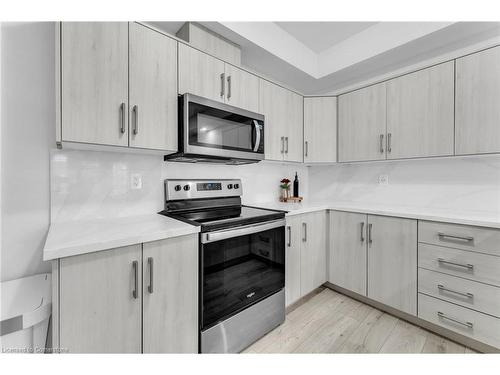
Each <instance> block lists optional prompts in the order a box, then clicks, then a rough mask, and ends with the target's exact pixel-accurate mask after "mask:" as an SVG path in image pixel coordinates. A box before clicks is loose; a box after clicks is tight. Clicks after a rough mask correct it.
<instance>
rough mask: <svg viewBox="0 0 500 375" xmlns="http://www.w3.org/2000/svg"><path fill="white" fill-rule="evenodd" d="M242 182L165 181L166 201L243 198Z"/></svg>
mask: <svg viewBox="0 0 500 375" xmlns="http://www.w3.org/2000/svg"><path fill="white" fill-rule="evenodd" d="M242 193H243V189H242V187H241V180H229V179H228V180H224V179H221V180H180V179H179V180H165V199H166V201H174V200H183V199H200V198H220V197H237V196H241V195H242Z"/></svg>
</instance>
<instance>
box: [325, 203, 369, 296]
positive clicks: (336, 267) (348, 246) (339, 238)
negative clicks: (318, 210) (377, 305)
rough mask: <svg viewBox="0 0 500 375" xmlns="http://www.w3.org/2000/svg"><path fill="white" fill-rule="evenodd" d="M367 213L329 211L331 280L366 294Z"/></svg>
mask: <svg viewBox="0 0 500 375" xmlns="http://www.w3.org/2000/svg"><path fill="white" fill-rule="evenodd" d="M366 229H367V216H366V215H365V214H358V213H351V212H342V211H332V212H330V252H329V255H330V256H329V267H328V281H330V282H331V283H332V284H335V285H338V286H340V287H342V288H345V289H348V290H351V291H353V292H356V293H359V294H361V295H366V281H367V278H366V243H367V242H366V241H367V238H366V234H367V231H366Z"/></svg>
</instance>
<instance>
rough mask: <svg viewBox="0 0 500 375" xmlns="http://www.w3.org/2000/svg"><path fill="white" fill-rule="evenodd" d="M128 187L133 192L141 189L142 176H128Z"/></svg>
mask: <svg viewBox="0 0 500 375" xmlns="http://www.w3.org/2000/svg"><path fill="white" fill-rule="evenodd" d="M130 185H131V188H132V189H133V190H138V189H142V175H141V174H139V173H134V174H132V176H130Z"/></svg>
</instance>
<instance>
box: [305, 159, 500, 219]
mask: <svg viewBox="0 0 500 375" xmlns="http://www.w3.org/2000/svg"><path fill="white" fill-rule="evenodd" d="M380 175H387V177H388V184H387V185H383V184H379V176H380ZM309 182H310V191H309V193H310V196H311V197H313V200H321V201H323V200H337V201H353V202H359V203H363V202H366V203H373V204H381V205H392V206H408V207H418V208H432V209H442V210H453V211H457V212H464V213H466V212H471V213H477V212H485V213H493V214H497V215H500V155H482V156H467V157H451V158H433V159H420V160H400V161H383V162H367V163H357V164H337V165H330V166H317V167H312V168H311V169H310V171H309Z"/></svg>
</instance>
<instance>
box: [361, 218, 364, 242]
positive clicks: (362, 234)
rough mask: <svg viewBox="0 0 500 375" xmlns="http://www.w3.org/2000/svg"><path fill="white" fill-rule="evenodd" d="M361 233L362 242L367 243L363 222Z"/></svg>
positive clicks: (362, 223)
mask: <svg viewBox="0 0 500 375" xmlns="http://www.w3.org/2000/svg"><path fill="white" fill-rule="evenodd" d="M360 224H361V231H360V235H361V236H360V240H361V242H365V222H364V221H363V222H361V223H360Z"/></svg>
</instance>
